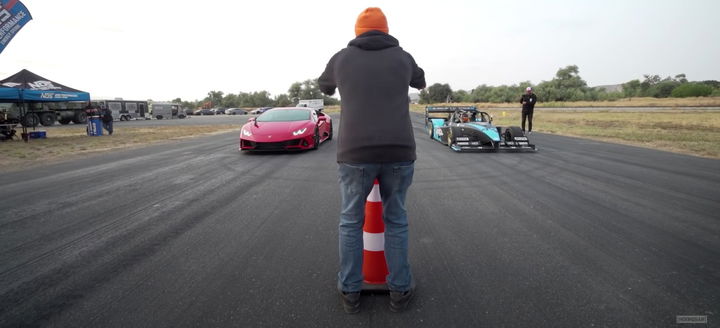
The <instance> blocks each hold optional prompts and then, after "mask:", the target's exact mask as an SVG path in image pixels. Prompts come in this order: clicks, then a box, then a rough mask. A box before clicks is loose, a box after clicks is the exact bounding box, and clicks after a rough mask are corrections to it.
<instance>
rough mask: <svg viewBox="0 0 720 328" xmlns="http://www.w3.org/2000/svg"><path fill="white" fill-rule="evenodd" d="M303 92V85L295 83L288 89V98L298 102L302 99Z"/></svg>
mask: <svg viewBox="0 0 720 328" xmlns="http://www.w3.org/2000/svg"><path fill="white" fill-rule="evenodd" d="M301 92H302V83H301V82H295V83H293V84H291V85H290V88H289V89H288V97H289V98H290V100H291V101H297V100H299V99H300V93H301Z"/></svg>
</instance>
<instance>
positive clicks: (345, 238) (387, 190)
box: [338, 161, 415, 292]
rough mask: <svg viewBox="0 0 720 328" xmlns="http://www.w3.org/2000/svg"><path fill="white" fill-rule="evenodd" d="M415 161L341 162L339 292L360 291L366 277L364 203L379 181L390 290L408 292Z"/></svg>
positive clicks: (410, 280) (339, 169)
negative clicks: (408, 201)
mask: <svg viewBox="0 0 720 328" xmlns="http://www.w3.org/2000/svg"><path fill="white" fill-rule="evenodd" d="M414 171H415V164H414V162H413V161H408V162H397V163H377V164H346V163H339V168H338V180H339V182H340V193H341V198H342V205H341V207H340V225H339V235H340V272H338V289H339V290H341V291H344V292H359V291H360V290H361V289H362V282H363V275H362V263H363V225H364V223H365V202H366V200H367V196H368V194H370V191H371V190H372V188H373V182H374V181H375V179H376V178H377V179H378V180H379V182H380V197H381V198H382V202H383V223H385V260H386V261H387V264H388V271H389V272H390V274H389V275H388V277H387V284H388V288H389V289H390V290H392V291H407V290H409V289H410V283H411V282H412V273H411V272H410V263H409V262H408V219H407V211H406V210H405V196H406V195H407V190H408V187H410V184H412V178H413V173H414Z"/></svg>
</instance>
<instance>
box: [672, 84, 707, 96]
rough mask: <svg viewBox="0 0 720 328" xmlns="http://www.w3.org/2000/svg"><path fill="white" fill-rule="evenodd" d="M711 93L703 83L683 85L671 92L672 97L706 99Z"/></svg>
mask: <svg viewBox="0 0 720 328" xmlns="http://www.w3.org/2000/svg"><path fill="white" fill-rule="evenodd" d="M712 93H713V88H712V87H711V86H709V85H706V84H703V83H695V82H691V83H683V84H681V85H679V86H678V87H677V88H675V89H673V90H672V93H671V95H672V96H673V97H678V98H685V97H707V96H710V95H711V94H712Z"/></svg>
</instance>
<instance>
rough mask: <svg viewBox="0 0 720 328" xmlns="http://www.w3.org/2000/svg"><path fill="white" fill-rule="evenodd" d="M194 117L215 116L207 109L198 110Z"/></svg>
mask: <svg viewBox="0 0 720 328" xmlns="http://www.w3.org/2000/svg"><path fill="white" fill-rule="evenodd" d="M195 115H215V112H213V111H212V109H209V108H203V109H198V110H196V111H195Z"/></svg>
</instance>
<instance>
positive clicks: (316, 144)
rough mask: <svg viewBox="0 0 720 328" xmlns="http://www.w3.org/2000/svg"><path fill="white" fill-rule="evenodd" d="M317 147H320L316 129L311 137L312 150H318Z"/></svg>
mask: <svg viewBox="0 0 720 328" xmlns="http://www.w3.org/2000/svg"><path fill="white" fill-rule="evenodd" d="M318 146H320V133H319V132H318V129H317V128H315V135H313V148H312V149H313V150H314V149H318Z"/></svg>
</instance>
